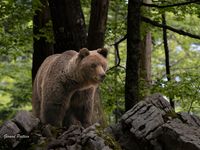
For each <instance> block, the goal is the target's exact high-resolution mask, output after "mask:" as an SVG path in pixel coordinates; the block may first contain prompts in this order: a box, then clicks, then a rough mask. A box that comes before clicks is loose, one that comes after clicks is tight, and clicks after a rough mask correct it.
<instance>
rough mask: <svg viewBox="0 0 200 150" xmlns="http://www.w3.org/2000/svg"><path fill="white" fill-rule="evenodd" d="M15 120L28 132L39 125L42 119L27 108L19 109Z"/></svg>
mask: <svg viewBox="0 0 200 150" xmlns="http://www.w3.org/2000/svg"><path fill="white" fill-rule="evenodd" d="M13 121H14V122H15V123H16V124H17V125H18V126H19V127H20V128H23V130H25V132H27V133H29V132H31V130H33V129H34V128H35V127H37V126H38V124H39V122H40V120H39V119H38V118H36V117H34V116H33V115H32V113H31V112H28V111H25V110H22V111H19V112H18V113H17V114H16V116H15V117H14V118H13Z"/></svg>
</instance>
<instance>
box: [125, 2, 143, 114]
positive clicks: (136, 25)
mask: <svg viewBox="0 0 200 150" xmlns="http://www.w3.org/2000/svg"><path fill="white" fill-rule="evenodd" d="M140 8H141V1H140V0H129V1H128V20H127V60H126V79H125V109H126V111H127V110H129V109H130V108H132V107H133V105H134V104H136V103H137V102H138V101H139V82H138V81H139V61H140V49H141V37H140V23H141V13H140Z"/></svg>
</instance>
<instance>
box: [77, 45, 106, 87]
mask: <svg viewBox="0 0 200 150" xmlns="http://www.w3.org/2000/svg"><path fill="white" fill-rule="evenodd" d="M107 54H108V50H107V49H106V48H99V49H97V50H93V51H89V50H88V49H86V48H83V49H81V50H80V51H79V54H78V55H79V56H78V57H79V59H80V62H79V66H78V69H79V71H80V74H81V75H82V77H83V79H84V80H85V81H88V82H90V83H94V84H95V83H100V82H102V81H103V79H104V78H105V75H106V70H107Z"/></svg>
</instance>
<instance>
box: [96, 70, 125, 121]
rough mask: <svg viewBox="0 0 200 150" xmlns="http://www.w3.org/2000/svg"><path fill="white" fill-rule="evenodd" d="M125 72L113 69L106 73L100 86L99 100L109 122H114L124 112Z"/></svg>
mask: <svg viewBox="0 0 200 150" xmlns="http://www.w3.org/2000/svg"><path fill="white" fill-rule="evenodd" d="M124 78H125V70H124V68H121V67H115V68H113V69H112V70H109V71H108V72H107V76H106V79H105V81H104V84H102V85H101V87H100V88H101V96H102V97H101V98H102V100H103V106H104V110H105V112H106V115H107V120H108V121H109V122H112V123H113V122H116V121H117V120H118V119H119V117H120V116H121V115H122V114H123V112H124V84H125V81H124Z"/></svg>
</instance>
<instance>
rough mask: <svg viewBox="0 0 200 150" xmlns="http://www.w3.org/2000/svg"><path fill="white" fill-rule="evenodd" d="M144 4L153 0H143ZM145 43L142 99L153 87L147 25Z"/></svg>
mask: <svg viewBox="0 0 200 150" xmlns="http://www.w3.org/2000/svg"><path fill="white" fill-rule="evenodd" d="M143 2H144V3H147V4H151V0H143ZM149 11H150V10H149V8H143V9H142V14H147V13H148V12H149ZM142 33H144V35H143V37H144V38H143V41H142V44H141V60H140V72H139V76H140V88H141V90H142V93H141V94H140V97H141V99H142V98H144V97H146V96H147V95H149V93H150V90H149V89H150V88H149V87H150V86H151V51H152V48H151V47H152V46H151V45H152V39H151V32H150V31H149V28H148V27H147V26H146V25H145V26H144V27H142Z"/></svg>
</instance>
